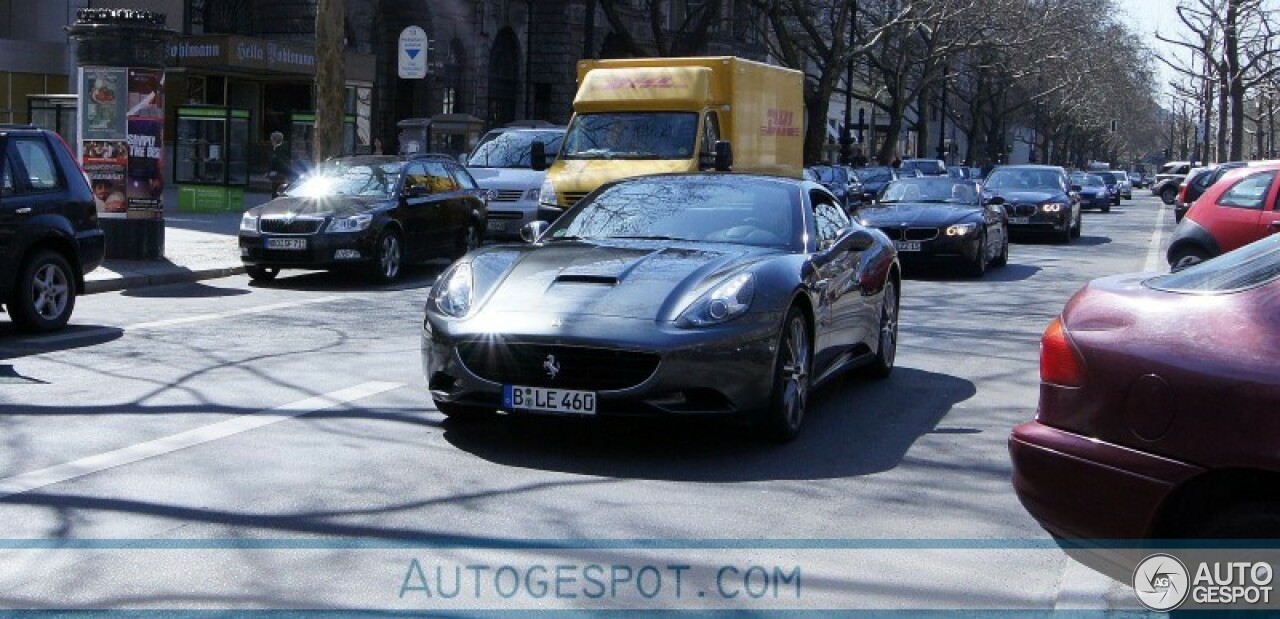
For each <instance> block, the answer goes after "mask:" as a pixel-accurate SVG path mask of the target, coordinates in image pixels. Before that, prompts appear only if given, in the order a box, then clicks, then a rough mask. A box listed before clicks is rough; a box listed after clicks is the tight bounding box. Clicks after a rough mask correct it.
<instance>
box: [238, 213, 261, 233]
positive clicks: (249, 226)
mask: <svg viewBox="0 0 1280 619" xmlns="http://www.w3.org/2000/svg"><path fill="white" fill-rule="evenodd" d="M240 231H241V232H245V233H248V234H257V233H258V214H257V213H254V212H246V213H245V214H244V216H243V217H241V218H240Z"/></svg>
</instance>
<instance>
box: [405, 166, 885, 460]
mask: <svg viewBox="0 0 1280 619" xmlns="http://www.w3.org/2000/svg"><path fill="white" fill-rule="evenodd" d="M548 225H549V227H548ZM525 233H526V237H527V238H528V239H529V240H530V241H531V243H530V244H528V245H524V246H515V245H499V246H492V247H486V248H484V249H481V250H478V251H475V252H472V253H470V254H468V255H467V256H465V257H464V258H462V259H461V260H459V261H458V262H456V263H454V264H453V266H452V267H450V268H449V269H447V270H446V271H445V272H444V273H443V274H441V275H440V277H439V279H437V280H436V283H435V285H434V286H433V287H432V289H431V292H430V294H429V295H428V298H429V300H428V302H427V307H426V321H425V323H424V325H423V328H424V331H423V335H422V355H423V368H424V370H425V372H426V378H427V383H428V388H429V389H430V393H431V397H432V399H433V400H434V401H435V404H436V408H437V409H438V410H439V411H440V412H442V413H444V414H445V415H446V416H448V417H450V418H451V419H467V418H475V417H477V416H484V415H486V414H488V413H491V412H493V411H495V410H497V409H501V410H504V411H507V412H508V413H511V414H529V415H537V414H551V415H555V414H559V415H571V416H578V417H607V416H615V415H652V416H671V417H689V416H691V415H707V416H712V417H721V418H726V419H740V420H743V421H750V422H753V423H755V424H757V425H758V427H759V428H760V429H761V430H762V431H763V432H764V433H765V434H766V435H767V436H769V437H771V438H773V439H777V440H789V439H791V438H794V437H795V436H796V434H797V433H798V432H799V431H800V427H801V424H802V423H803V422H804V418H805V413H806V409H807V406H808V401H809V397H810V396H809V394H810V392H811V390H812V389H813V388H815V387H817V386H818V385H819V384H821V383H823V382H826V381H827V380H828V379H830V378H834V377H835V376H837V375H839V374H840V373H841V372H842V371H844V370H847V369H853V368H856V367H862V368H865V369H866V370H867V371H868V372H869V373H870V374H871V375H872V376H876V377H885V376H888V375H889V373H890V372H891V371H892V370H893V366H894V358H895V355H896V351H897V333H898V331H897V325H898V297H899V286H900V282H901V279H900V275H899V273H900V270H899V269H900V267H899V264H898V259H897V254H896V252H895V251H894V249H893V245H892V244H891V243H890V242H889V240H888V239H887V238H885V236H884V235H883V234H880V233H879V232H874V231H868V230H866V229H865V228H863V227H862V226H859V225H857V224H855V223H852V222H851V221H850V220H849V219H848V218H847V217H846V216H845V213H844V210H843V209H842V208H840V204H839V203H838V201H837V200H836V198H835V196H834V195H832V194H831V192H829V191H827V190H826V189H825V188H824V187H822V186H821V185H819V184H817V183H814V182H811V181H805V180H800V179H789V178H781V177H771V176H758V175H749V174H698V173H692V174H672V175H656V176H644V177H634V178H629V179H624V180H620V181H616V182H613V183H609V184H606V185H603V186H602V187H600V188H599V189H597V190H596V191H594V192H592V193H590V194H588V195H587V197H585V198H583V199H582V200H580V201H579V202H578V203H577V204H576V205H575V206H573V207H572V208H570V209H569V210H568V211H566V212H565V213H564V215H562V216H561V217H560V218H559V219H557V220H556V221H555V223H552V224H546V223H545V222H534V223H532V224H529V225H528V226H527V227H526V228H525ZM815 317H827V318H826V319H815Z"/></svg>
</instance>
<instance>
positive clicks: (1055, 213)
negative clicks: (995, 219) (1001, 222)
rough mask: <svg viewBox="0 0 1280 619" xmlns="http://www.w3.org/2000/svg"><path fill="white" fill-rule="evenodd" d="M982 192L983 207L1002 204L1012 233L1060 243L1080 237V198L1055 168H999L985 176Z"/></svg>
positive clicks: (1042, 166)
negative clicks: (1036, 234) (1050, 237)
mask: <svg viewBox="0 0 1280 619" xmlns="http://www.w3.org/2000/svg"><path fill="white" fill-rule="evenodd" d="M982 191H983V203H984V204H1003V205H1004V207H1005V211H1007V212H1008V214H1009V230H1010V231H1011V232H1013V233H1017V232H1045V233H1049V234H1052V235H1054V236H1055V237H1056V238H1057V239H1058V240H1059V241H1060V242H1062V243H1070V242H1071V239H1073V238H1076V237H1078V236H1080V230H1081V227H1082V225H1083V220H1082V218H1081V216H1080V197H1079V196H1078V195H1077V194H1075V193H1074V192H1072V191H1071V184H1070V181H1069V180H1068V179H1067V171H1066V170H1064V169H1062V168H1060V167H1058V166H1048V165H1005V166H999V167H997V168H995V169H993V170H992V171H991V173H990V174H988V175H987V179H986V181H984V182H983V184H982Z"/></svg>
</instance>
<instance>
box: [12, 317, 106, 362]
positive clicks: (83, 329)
mask: <svg viewBox="0 0 1280 619" xmlns="http://www.w3.org/2000/svg"><path fill="white" fill-rule="evenodd" d="M122 335H124V331H123V330H122V329H119V328H117V327H103V326H97V325H68V326H67V327H66V328H64V329H63V330H61V331H58V332H57V333H50V334H47V335H27V334H24V333H19V332H18V331H17V329H15V328H14V326H13V324H12V323H7V322H0V359H14V358H18V357H25V356H27V355H39V354H45V353H51V352H59V351H64V350H74V349H76V348H84V347H87V346H97V345H99V344H105V343H107V342H110V341H112V340H116V339H119V338H120V337H121V336H122Z"/></svg>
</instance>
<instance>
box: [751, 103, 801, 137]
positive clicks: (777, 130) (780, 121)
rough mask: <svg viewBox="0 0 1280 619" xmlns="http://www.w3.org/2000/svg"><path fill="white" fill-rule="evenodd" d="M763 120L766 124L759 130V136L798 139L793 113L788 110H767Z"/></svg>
mask: <svg viewBox="0 0 1280 619" xmlns="http://www.w3.org/2000/svg"><path fill="white" fill-rule="evenodd" d="M765 120H766V122H767V123H768V124H766V125H765V126H763V127H761V128H760V135H763V136H775V137H800V127H798V126H796V124H795V112H792V111H790V110H769V111H768V112H767V116H766V118H765Z"/></svg>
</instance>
